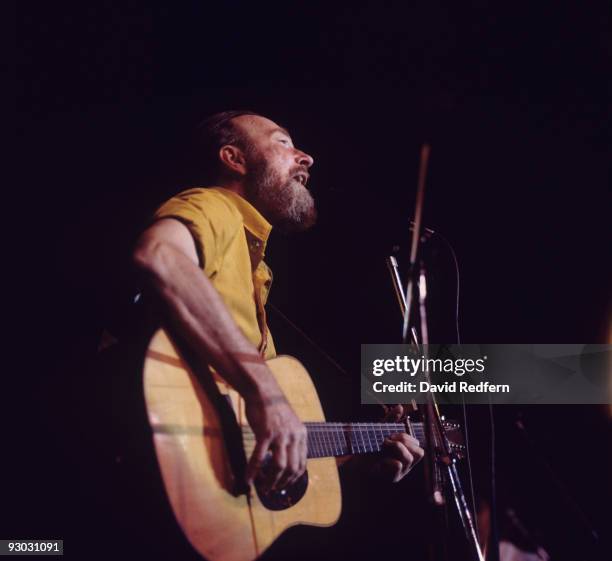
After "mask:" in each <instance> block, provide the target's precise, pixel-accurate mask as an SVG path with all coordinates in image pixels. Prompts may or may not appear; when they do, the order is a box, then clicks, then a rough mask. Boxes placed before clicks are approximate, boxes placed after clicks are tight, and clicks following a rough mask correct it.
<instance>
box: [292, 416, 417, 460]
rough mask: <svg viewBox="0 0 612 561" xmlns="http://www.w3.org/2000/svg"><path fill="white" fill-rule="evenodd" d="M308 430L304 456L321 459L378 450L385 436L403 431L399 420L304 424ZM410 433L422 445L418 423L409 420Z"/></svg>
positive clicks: (403, 428)
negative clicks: (306, 453) (396, 421)
mask: <svg viewBox="0 0 612 561" xmlns="http://www.w3.org/2000/svg"><path fill="white" fill-rule="evenodd" d="M304 424H305V425H306V429H307V430H308V457H309V458H325V457H328V456H345V455H347V454H366V453H370V452H378V451H380V449H381V447H382V444H383V441H384V440H385V438H386V437H388V436H390V435H392V434H397V433H399V432H407V431H406V425H404V424H403V423H304ZM410 429H411V430H410V433H411V434H412V436H414V437H415V438H416V439H417V440H418V441H419V442H420V444H421V446H423V443H424V442H425V429H424V427H423V424H422V423H411V424H410Z"/></svg>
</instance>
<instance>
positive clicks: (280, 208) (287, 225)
mask: <svg viewBox="0 0 612 561" xmlns="http://www.w3.org/2000/svg"><path fill="white" fill-rule="evenodd" d="M249 160H250V161H249V162H248V166H249V174H248V176H247V179H246V188H247V194H248V197H249V200H250V202H251V203H252V204H253V206H254V207H255V208H256V209H257V210H259V212H261V214H262V215H263V216H264V218H265V219H266V220H267V221H268V222H270V224H272V225H273V226H274V227H275V228H278V229H279V230H280V231H281V232H285V233H290V232H302V231H304V230H307V229H308V228H310V227H311V226H313V225H314V224H315V222H316V221H317V209H316V206H315V202H314V199H313V198H312V195H311V194H310V191H308V189H306V187H305V186H304V185H302V184H301V183H300V182H299V181H298V180H297V179H295V178H294V177H293V176H294V175H295V174H296V173H298V172H300V171H306V170H305V168H303V167H300V166H296V168H295V169H293V170H291V173H290V174H289V178H288V179H284V178H283V177H281V175H280V174H279V173H278V171H276V170H275V169H273V168H272V167H271V166H270V165H269V164H268V162H267V160H266V159H265V158H261V157H258V156H256V155H250V157H249Z"/></svg>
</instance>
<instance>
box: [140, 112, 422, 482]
mask: <svg viewBox="0 0 612 561" xmlns="http://www.w3.org/2000/svg"><path fill="white" fill-rule="evenodd" d="M200 130H201V132H202V136H203V143H202V145H201V146H202V157H203V158H206V157H209V158H212V160H213V162H214V164H215V171H216V181H215V185H216V186H214V187H206V188H194V189H189V190H187V191H184V192H182V193H179V194H178V195H176V196H175V197H173V198H171V199H170V200H169V201H167V202H166V203H165V204H163V205H162V206H161V208H159V209H158V210H157V212H156V213H155V216H154V221H153V223H152V225H151V226H150V227H149V228H148V229H147V230H146V231H145V232H144V233H143V234H142V235H141V237H140V239H139V241H138V243H137V245H136V249H135V251H134V254H133V261H134V264H135V265H136V267H137V269H138V270H139V271H140V272H141V273H143V274H144V275H143V276H144V278H145V279H146V281H147V285H148V288H149V289H150V290H151V291H152V292H153V293H154V294H155V296H156V299H157V301H158V302H159V303H160V304H161V309H162V312H163V316H164V320H165V322H166V324H167V325H168V326H169V327H170V328H171V331H173V332H174V333H176V334H178V335H179V336H180V338H181V339H182V340H183V341H184V342H185V343H186V344H187V345H188V346H189V349H190V351H192V352H193V355H194V356H195V357H196V358H197V359H198V360H202V361H203V362H204V363H206V364H209V365H210V366H212V367H213V368H214V369H215V370H216V371H217V372H218V373H219V374H220V375H221V376H222V377H223V378H224V379H225V380H226V381H227V382H228V383H229V384H231V385H232V386H233V387H234V388H235V389H236V390H237V391H238V392H239V393H240V394H241V396H242V397H243V398H244V401H245V406H246V415H247V419H248V421H249V424H250V425H251V428H252V429H253V432H254V433H255V437H256V447H255V449H254V452H253V454H252V456H251V458H250V459H249V464H248V467H247V482H248V483H251V482H252V481H253V479H254V478H255V477H259V479H260V480H261V485H262V487H263V488H264V489H265V488H268V489H282V488H283V487H285V486H288V485H290V484H291V483H293V482H294V481H296V480H297V479H298V478H299V477H300V476H301V475H302V474H303V473H304V471H305V468H306V452H307V447H306V429H305V427H304V425H303V423H302V422H301V421H300V420H299V419H298V417H297V416H296V415H295V413H294V412H293V410H292V408H291V406H290V405H289V403H288V402H287V400H286V399H285V396H284V395H283V393H282V392H281V390H280V388H279V387H278V384H277V383H276V381H275V379H274V377H273V375H272V373H271V372H270V370H269V369H268V367H267V366H266V363H265V361H264V359H270V358H273V357H274V356H275V355H276V350H275V348H274V343H273V340H272V336H271V334H270V332H269V330H268V327H267V323H266V314H265V308H264V306H265V303H266V300H267V297H268V292H269V289H270V284H271V281H272V274H271V271H270V269H269V268H268V266H267V265H266V264H265V263H264V261H263V257H264V252H265V247H266V242H267V240H268V236H269V235H270V231H271V229H272V227H273V226H274V227H276V228H279V229H281V230H283V231H300V230H305V229H307V228H309V227H311V226H312V225H313V224H314V223H315V221H316V209H315V203H314V200H313V198H312V196H311V194H310V192H309V191H308V189H307V188H306V184H307V182H308V179H309V170H310V168H311V167H312V165H313V163H314V160H313V158H312V157H311V156H309V155H308V154H306V153H305V152H303V151H301V150H299V149H297V148H296V147H295V146H294V145H293V142H292V139H291V136H290V135H289V133H288V132H287V130H285V129H284V128H283V127H281V126H279V125H277V124H276V123H275V122H273V121H271V120H270V119H267V118H265V117H263V116H261V115H258V114H256V113H253V112H249V111H228V112H223V113H219V114H216V115H213V116H212V117H210V118H209V119H208V120H207V121H205V122H204V123H203V124H202V125H201V127H200ZM207 152H208V153H207ZM400 409H401V408H400ZM398 413H401V410H400V411H399V412H398ZM268 453H269V454H270V455H271V461H270V462H267V467H266V469H265V470H262V465H263V464H264V459H265V458H266V455H267V454H268ZM422 456H423V450H422V449H421V448H420V447H419V445H418V442H417V441H416V439H414V438H412V437H411V436H409V435H407V434H398V435H395V436H394V437H392V438H391V441H390V442H388V443H387V446H386V454H384V455H382V456H381V457H380V458H379V459H378V461H377V464H376V468H377V469H378V470H379V471H381V472H382V473H385V474H387V476H388V477H389V479H391V480H393V481H399V480H400V479H401V478H402V477H403V476H404V475H406V474H407V473H408V471H409V470H410V468H411V467H412V465H413V464H414V463H415V461H418V460H419V459H420V458H421V457H422Z"/></svg>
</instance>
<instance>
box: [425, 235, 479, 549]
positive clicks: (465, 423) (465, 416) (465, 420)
mask: <svg viewBox="0 0 612 561" xmlns="http://www.w3.org/2000/svg"><path fill="white" fill-rule="evenodd" d="M435 234H436V235H437V236H438V237H439V238H440V239H441V240H442V241H443V242H444V243H445V244H446V246H447V247H448V249H449V250H450V252H451V255H452V256H453V262H454V264H455V278H456V280H457V296H456V299H455V331H456V333H457V345H461V333H460V331H459V295H460V286H461V284H460V279H461V275H460V272H459V259H457V254H456V253H455V249H454V248H453V245H452V244H451V243H450V242H449V241H448V239H447V238H446V237H445V236H443V235H442V234H440V232H438V231H437V230H436V232H435ZM461 411H462V413H463V432H464V435H465V456H466V459H467V472H468V473H467V475H468V481H469V482H470V498H471V500H472V510H473V511H474V526H475V527H476V537H477V538H478V540H480V528H479V527H478V515H477V512H476V492H475V491H474V478H473V476H472V455H471V454H470V436H469V435H470V431H469V426H468V414H467V405H466V404H465V396H464V395H463V394H461Z"/></svg>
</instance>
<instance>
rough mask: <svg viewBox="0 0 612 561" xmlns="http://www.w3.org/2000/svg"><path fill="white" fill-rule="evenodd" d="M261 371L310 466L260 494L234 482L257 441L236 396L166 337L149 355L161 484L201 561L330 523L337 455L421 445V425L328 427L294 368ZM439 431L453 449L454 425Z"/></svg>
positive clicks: (226, 558)
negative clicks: (274, 385)
mask: <svg viewBox="0 0 612 561" xmlns="http://www.w3.org/2000/svg"><path fill="white" fill-rule="evenodd" d="M185 356H186V355H185ZM190 363H192V362H191V361H190ZM268 365H269V367H270V369H271V371H272V373H273V374H274V376H275V378H276V380H277V382H278V384H279V386H280V388H281V390H282V391H283V393H284V394H285V396H286V397H287V400H288V401H289V403H290V404H291V406H292V407H293V409H294V411H295V412H296V414H297V415H298V417H299V418H300V419H301V420H302V421H303V422H304V424H305V425H306V428H307V433H308V461H307V470H306V472H305V473H304V475H303V476H302V477H301V478H300V480H298V481H297V482H296V483H294V484H293V485H292V486H290V487H289V488H286V489H283V490H280V491H272V492H269V493H263V492H262V491H261V490H260V489H259V488H258V486H257V485H254V486H253V487H252V488H250V489H249V488H248V487H246V485H245V484H244V483H242V482H243V476H244V468H245V466H246V462H247V459H248V458H249V457H250V455H251V453H252V451H253V449H254V446H255V438H254V435H253V432H252V431H251V429H250V427H249V426H248V423H247V421H246V417H245V409H244V402H243V400H242V399H241V397H240V396H239V395H238V394H237V393H236V392H235V391H234V390H233V389H232V388H231V387H230V386H229V385H228V384H226V383H225V382H224V381H223V380H222V379H221V378H219V377H217V376H216V375H215V374H214V373H211V372H210V371H208V370H206V372H205V373H197V372H194V371H193V370H192V369H191V368H190V367H188V366H187V361H185V360H184V359H183V358H182V357H181V354H180V353H179V351H178V348H177V347H176V346H175V344H174V343H173V342H172V341H171V340H170V338H169V337H168V335H167V334H166V332H165V331H164V330H159V331H157V332H156V333H155V335H154V336H153V338H152V340H151V342H150V344H149V347H148V349H147V353H146V357H145V362H144V394H145V403H146V409H147V414H148V419H149V423H150V426H151V430H152V433H153V441H154V446H155V451H156V455H157V460H158V462H159V466H160V471H161V475H162V479H163V482H164V486H165V489H166V492H167V495H168V498H169V501H170V504H171V506H172V510H173V512H174V515H175V517H176V520H177V521H178V524H179V525H180V527H181V529H182V530H183V532H184V534H185V536H186V537H187V539H188V540H189V542H190V543H191V544H192V546H193V547H194V548H195V549H196V550H197V551H198V552H199V553H200V554H201V555H202V556H204V557H205V558H206V559H208V560H209V561H252V560H254V559H256V558H257V557H258V556H259V555H261V554H262V553H263V552H264V551H265V550H266V548H268V547H269V546H270V545H271V544H272V543H273V542H274V540H275V539H276V538H277V537H278V536H279V535H280V534H281V533H282V532H283V531H285V530H286V529H287V528H289V527H291V526H294V525H296V524H310V525H315V526H331V525H333V524H334V523H335V522H336V521H337V520H338V518H339V516H340V511H341V505H342V497H341V493H340V481H339V477H338V468H337V465H336V460H335V457H336V456H344V455H347V454H364V453H372V452H377V451H379V450H380V449H381V446H382V443H383V440H384V438H385V437H386V436H388V435H391V434H395V433H398V432H404V431H406V432H409V433H410V434H412V435H413V436H415V437H416V438H417V439H418V440H419V442H420V443H421V445H423V443H424V442H425V431H424V427H423V425H422V424H421V423H411V422H409V421H406V422H405V423H328V422H326V421H325V416H324V414H323V410H322V408H321V404H320V402H319V398H318V396H317V391H316V389H315V387H314V385H313V383H312V380H311V378H310V376H309V375H308V372H307V371H306V369H305V368H304V367H303V366H302V365H301V364H300V362H299V361H298V360H296V359H295V358H292V357H289V356H279V357H277V358H274V359H272V360H270V361H268ZM445 428H446V429H447V436H449V440H451V446H452V447H453V448H454V449H455V450H460V448H461V444H460V437H459V438H458V439H455V438H453V435H454V433H455V432H456V433H458V430H459V429H458V426H457V425H456V424H454V423H446V427H445Z"/></svg>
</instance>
